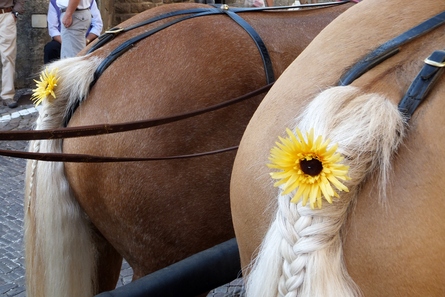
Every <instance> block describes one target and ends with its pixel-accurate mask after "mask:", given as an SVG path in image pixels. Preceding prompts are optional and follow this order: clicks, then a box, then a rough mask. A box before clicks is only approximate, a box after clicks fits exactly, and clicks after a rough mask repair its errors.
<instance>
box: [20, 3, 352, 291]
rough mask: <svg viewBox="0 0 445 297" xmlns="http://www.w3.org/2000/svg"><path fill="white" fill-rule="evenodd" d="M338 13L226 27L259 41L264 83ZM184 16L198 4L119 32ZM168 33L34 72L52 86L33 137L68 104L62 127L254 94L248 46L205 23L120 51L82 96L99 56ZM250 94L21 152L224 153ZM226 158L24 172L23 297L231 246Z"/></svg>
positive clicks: (245, 114) (207, 19)
mask: <svg viewBox="0 0 445 297" xmlns="http://www.w3.org/2000/svg"><path fill="white" fill-rule="evenodd" d="M350 6H351V5H349V4H345V5H340V6H335V7H332V8H326V9H310V10H299V11H280V12H278V11H268V12H261V11H253V12H243V13H241V14H240V15H241V16H242V18H244V19H245V20H246V21H247V22H248V23H249V24H250V25H251V26H252V27H253V28H254V29H255V31H256V32H257V33H258V35H259V36H260V37H261V38H262V41H263V42H264V44H265V46H266V48H267V50H268V53H269V55H270V60H271V65H272V68H273V71H274V73H275V76H276V77H278V76H279V75H280V74H281V73H282V72H283V71H284V69H285V68H286V67H287V66H288V65H289V64H290V63H291V62H292V61H293V60H294V58H295V57H296V56H297V55H298V54H299V53H300V52H301V51H302V50H303V49H304V47H305V46H306V45H307V44H308V43H309V42H310V41H311V40H312V39H313V37H315V36H316V35H317V34H318V33H319V31H320V30H321V29H322V28H324V27H325V26H326V25H327V24H328V23H329V22H330V21H332V20H333V19H334V18H335V17H336V16H338V15H339V14H340V13H342V12H343V11H345V10H346V9H347V8H348V7H350ZM196 8H209V6H207V5H201V4H174V5H165V6H161V7H158V8H155V9H151V10H148V11H146V12H144V13H141V14H139V15H137V16H135V17H133V18H132V19H130V20H128V21H126V22H124V23H123V24H121V25H120V26H121V27H123V28H129V27H131V26H133V25H135V24H138V23H140V22H141V21H144V20H147V19H150V18H153V17H156V16H160V15H165V14H166V13H171V12H174V11H178V10H185V9H196ZM168 21H170V19H168V20H160V21H159V22H155V23H153V24H148V25H145V26H141V27H137V28H135V29H133V30H131V31H130V30H128V31H127V32H126V33H125V34H118V35H116V37H115V38H114V39H113V40H111V41H110V42H108V43H107V44H105V45H103V46H102V47H100V48H98V49H97V50H95V51H93V52H92V53H88V54H86V53H85V52H84V53H83V54H86V55H85V56H82V55H81V56H79V57H75V58H72V59H65V60H61V61H57V62H55V63H53V64H51V65H50V66H49V69H48V73H53V74H55V77H57V79H58V80H57V86H55V87H54V92H55V94H54V95H55V98H53V97H51V96H49V97H47V98H46V99H45V100H43V107H42V110H41V112H40V116H39V118H38V120H37V123H36V129H37V130H41V129H55V128H60V127H62V126H63V122H64V119H65V118H66V117H67V114H68V110H71V109H72V107H73V106H75V105H78V104H79V103H80V104H79V107H78V108H77V109H76V110H75V112H74V114H73V115H72V117H71V118H70V120H69V123H68V126H69V127H76V126H84V125H94V124H113V123H123V122H133V121H138V120H146V119H152V118H159V117H169V116H171V115H176V114H181V113H184V112H188V111H193V110H196V109H199V108H202V107H205V106H210V105H213V104H216V103H219V102H224V101H226V100H228V99H231V98H235V97H237V96H241V95H243V94H246V93H248V92H251V91H253V90H255V89H258V88H259V87H262V86H264V85H265V84H266V78H265V71H264V66H263V63H262V59H261V55H260V53H259V51H258V48H257V47H256V46H255V43H254V42H253V40H252V39H251V38H250V37H249V35H248V34H247V33H246V32H245V30H244V29H243V28H241V27H240V26H239V25H238V24H236V23H235V22H233V21H232V20H231V19H230V18H228V17H227V15H223V14H218V15H208V16H204V17H195V18H190V19H188V20H184V21H182V22H178V23H176V24H174V25H171V26H166V28H165V29H164V30H162V31H160V32H158V33H156V34H152V35H151V36H150V37H147V38H145V39H142V40H140V41H139V42H137V43H135V44H133V46H132V47H131V48H130V49H129V50H127V51H126V52H125V54H123V55H121V56H120V57H118V58H117V59H116V60H114V61H113V62H112V63H111V64H110V65H109V66H108V68H106V69H105V71H103V73H102V75H101V76H100V77H99V78H98V79H97V80H96V83H95V84H94V86H93V87H92V88H91V89H90V88H89V86H90V84H91V83H92V81H93V79H95V76H94V72H95V71H96V69H97V68H98V66H99V65H102V64H101V63H102V62H103V61H104V60H105V59H106V57H108V56H109V55H110V52H112V51H113V50H114V49H115V48H117V47H118V46H119V45H121V44H124V43H125V42H126V41H127V40H129V39H130V38H134V37H136V36H140V35H141V34H145V33H146V32H149V31H150V30H155V28H159V26H160V24H161V25H163V24H166V22H168ZM93 46H94V44H93ZM45 86H46V85H45ZM263 96H264V95H258V96H256V97H255V98H253V99H251V100H249V101H245V102H243V103H240V104H237V106H231V107H227V108H225V109H222V110H219V111H214V112H211V113H207V114H204V115H201V116H198V117H194V118H190V119H187V120H183V121H180V122H176V123H170V124H166V125H164V126H159V127H155V128H151V129H145V130H138V131H132V132H125V133H120V134H112V135H102V136H94V137H84V138H77V139H65V140H64V141H61V140H41V141H33V142H32V143H31V144H30V151H34V152H42V153H48V152H63V153H73V154H88V155H100V156H112V157H158V156H174V155H183V154H192V153H196V152H205V151H210V150H215V149H218V148H221V147H228V146H233V145H237V144H238V142H239V140H240V138H241V136H242V133H243V131H244V128H245V126H246V125H247V122H248V121H249V119H250V117H251V115H252V114H253V112H254V110H255V109H256V107H257V106H258V104H259V102H260V101H261V99H262V97H263ZM50 98H52V99H53V100H49V99H50ZM47 99H48V100H47ZM234 156H235V153H234V152H228V153H224V154H219V155H211V156H202V157H199V158H193V159H176V160H168V161H152V162H128V163H60V162H41V161H30V162H29V163H28V168H27V189H26V195H25V211H26V215H25V224H26V234H25V240H26V270H27V294H28V296H46V297H47V296H76V297H78V296H91V295H93V294H94V293H97V292H100V291H104V290H110V289H113V288H114V287H115V285H116V281H117V278H118V275H119V270H120V266H121V261H122V257H124V258H125V259H126V260H127V261H128V262H129V264H130V265H131V267H132V268H133V271H134V279H137V278H139V277H141V276H144V275H146V274H148V273H151V272H153V271H155V270H158V269H160V268H162V267H165V266H167V265H169V264H172V263H174V262H177V261H179V260H181V259H183V258H185V257H187V256H190V255H192V254H194V253H197V252H198V251H201V250H204V249H206V248H209V247H212V246H214V245H216V244H218V243H220V242H223V241H225V240H227V239H229V238H232V237H233V236H234V233H233V227H232V222H231V216H230V206H229V199H228V197H229V196H228V195H229V181H230V173H231V167H232V162H233V160H234Z"/></svg>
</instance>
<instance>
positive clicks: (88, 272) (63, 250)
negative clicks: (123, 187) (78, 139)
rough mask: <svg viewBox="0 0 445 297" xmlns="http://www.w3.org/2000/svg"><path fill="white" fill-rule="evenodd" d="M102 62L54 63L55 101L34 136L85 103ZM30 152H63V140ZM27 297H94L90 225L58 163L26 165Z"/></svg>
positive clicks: (46, 106)
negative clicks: (84, 99) (74, 105)
mask: <svg viewBox="0 0 445 297" xmlns="http://www.w3.org/2000/svg"><path fill="white" fill-rule="evenodd" d="M99 62H100V59H98V58H93V57H88V56H87V57H75V58H70V59H63V60H60V61H57V62H54V63H52V64H50V65H49V66H48V70H49V71H50V72H51V71H53V70H54V69H56V72H55V73H56V76H57V77H58V81H57V86H56V87H55V95H56V97H55V98H54V99H53V100H46V99H45V100H43V103H42V108H41V110H40V114H39V117H38V119H37V121H36V124H35V129H36V130H42V129H55V128H60V127H62V125H63V124H62V122H63V118H64V117H65V114H66V112H67V111H68V110H69V109H70V106H71V105H72V104H75V103H76V102H78V101H80V100H82V99H83V98H86V96H87V93H88V90H89V85H90V83H91V81H92V80H93V74H94V70H95V69H96V68H97V66H98V64H99ZM29 150H30V151H32V152H42V153H60V152H62V140H59V139H55V140H36V141H32V142H31V143H30V147H29ZM25 191H26V192H25V203H24V206H25V262H26V284H27V296H29V297H40V296H42V297H56V296H66V297H69V296H73V297H79V296H85V297H88V296H93V294H94V287H95V277H94V276H95V252H96V251H95V248H94V245H93V241H92V234H91V230H90V226H89V224H90V223H89V221H88V219H87V216H86V215H85V213H83V211H82V209H81V208H80V206H79V204H78V203H77V202H76V199H75V197H74V195H73V193H72V191H71V189H70V185H69V184H68V181H67V179H66V177H65V174H64V165H63V163H61V162H44V161H35V160H32V161H28V163H27V169H26V189H25Z"/></svg>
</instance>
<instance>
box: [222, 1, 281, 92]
mask: <svg viewBox="0 0 445 297" xmlns="http://www.w3.org/2000/svg"><path fill="white" fill-rule="evenodd" d="M223 11H224V12H225V13H226V14H227V15H228V16H229V17H230V18H231V19H232V20H234V21H235V22H236V23H237V24H238V25H240V26H241V28H243V29H244V30H245V31H246V32H247V33H248V34H249V35H250V37H251V38H252V40H253V41H254V42H255V45H256V46H257V48H258V51H259V52H260V54H261V58H262V60H263V65H264V70H265V71H266V82H267V83H268V84H270V83H273V82H274V81H275V75H274V73H273V68H272V60H271V59H270V55H269V52H268V50H267V48H266V45H265V44H264V42H263V39H261V37H260V35H259V34H258V33H257V32H256V31H255V29H254V28H253V27H252V26H251V25H250V24H249V23H248V22H246V21H245V20H244V19H243V18H242V17H240V16H239V15H237V14H236V13H235V12H233V11H230V10H229V9H223Z"/></svg>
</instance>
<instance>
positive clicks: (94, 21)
mask: <svg viewBox="0 0 445 297" xmlns="http://www.w3.org/2000/svg"><path fill="white" fill-rule="evenodd" d="M90 11H91V29H90V31H89V32H88V35H87V37H86V39H87V44H89V43H90V42H91V41H93V40H94V39H96V38H97V37H98V36H99V35H100V34H101V33H102V28H103V22H102V17H101V15H100V11H99V8H98V7H97V3H96V1H95V0H93V3H92V5H91V8H90Z"/></svg>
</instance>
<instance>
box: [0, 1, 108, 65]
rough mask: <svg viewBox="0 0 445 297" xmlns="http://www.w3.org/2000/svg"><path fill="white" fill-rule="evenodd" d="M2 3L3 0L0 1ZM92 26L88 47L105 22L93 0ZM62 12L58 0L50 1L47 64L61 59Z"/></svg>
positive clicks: (46, 46)
mask: <svg viewBox="0 0 445 297" xmlns="http://www.w3.org/2000/svg"><path fill="white" fill-rule="evenodd" d="M0 1H1V0H0ZM90 12H91V25H90V27H89V29H88V30H87V33H86V36H85V44H86V45H88V44H89V43H90V42H91V41H93V40H94V39H96V38H97V37H98V36H99V35H100V34H101V32H102V28H103V22H102V17H101V15H100V11H99V8H98V7H97V3H96V0H91V4H90ZM61 14H62V12H61V11H60V8H59V7H58V6H57V4H56V0H50V3H49V7H48V15H47V21H48V33H49V36H51V41H50V42H48V43H47V44H46V45H45V47H44V49H43V61H44V63H45V64H47V63H50V62H52V61H55V60H59V59H60V51H61V47H62V37H61V34H60V28H61V22H60V16H61Z"/></svg>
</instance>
